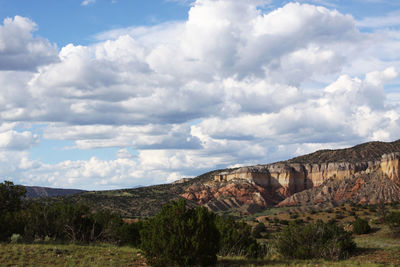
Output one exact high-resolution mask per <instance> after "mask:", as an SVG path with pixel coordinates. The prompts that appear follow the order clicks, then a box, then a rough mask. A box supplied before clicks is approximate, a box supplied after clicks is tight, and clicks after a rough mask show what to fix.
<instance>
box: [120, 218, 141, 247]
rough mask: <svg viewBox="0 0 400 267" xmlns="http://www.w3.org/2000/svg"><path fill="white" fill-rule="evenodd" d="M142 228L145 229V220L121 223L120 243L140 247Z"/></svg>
mask: <svg viewBox="0 0 400 267" xmlns="http://www.w3.org/2000/svg"><path fill="white" fill-rule="evenodd" d="M141 229H143V222H141V221H139V222H134V223H124V224H123V225H121V227H120V228H119V230H118V235H119V242H120V244H121V245H130V246H133V247H138V246H139V245H140V230H141Z"/></svg>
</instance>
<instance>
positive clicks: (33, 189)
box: [25, 186, 86, 198]
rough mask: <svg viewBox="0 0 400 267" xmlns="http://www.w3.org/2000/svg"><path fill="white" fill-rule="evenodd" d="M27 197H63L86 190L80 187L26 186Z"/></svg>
mask: <svg viewBox="0 0 400 267" xmlns="http://www.w3.org/2000/svg"><path fill="white" fill-rule="evenodd" d="M25 188H26V197H27V198H43V197H63V196H69V195H74V194H79V193H83V192H86V191H85V190H79V189H61V188H50V187H40V186H25Z"/></svg>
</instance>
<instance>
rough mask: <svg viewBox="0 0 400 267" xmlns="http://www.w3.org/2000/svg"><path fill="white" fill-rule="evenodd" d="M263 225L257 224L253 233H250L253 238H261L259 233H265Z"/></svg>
mask: <svg viewBox="0 0 400 267" xmlns="http://www.w3.org/2000/svg"><path fill="white" fill-rule="evenodd" d="M265 230H266V229H265V225H264V224H263V223H258V224H257V225H256V226H255V227H254V228H253V231H252V233H251V235H252V236H253V237H254V238H260V237H261V233H262V232H265Z"/></svg>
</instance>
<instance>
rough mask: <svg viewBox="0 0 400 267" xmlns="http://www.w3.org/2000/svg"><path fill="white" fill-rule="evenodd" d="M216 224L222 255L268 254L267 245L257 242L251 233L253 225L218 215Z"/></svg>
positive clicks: (255, 256)
mask: <svg viewBox="0 0 400 267" xmlns="http://www.w3.org/2000/svg"><path fill="white" fill-rule="evenodd" d="M215 222H216V226H217V229H218V231H219V233H220V236H221V239H220V250H219V253H218V254H219V255H221V256H244V257H246V258H261V257H264V255H265V254H266V247H265V246H262V245H260V244H258V243H257V241H256V240H255V239H254V238H253V237H252V235H251V227H250V226H249V225H248V224H246V223H244V222H237V221H235V220H234V219H233V218H231V217H226V218H225V217H222V216H218V217H217V218H216V221H215Z"/></svg>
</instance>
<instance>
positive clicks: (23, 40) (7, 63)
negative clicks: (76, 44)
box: [0, 16, 58, 70]
mask: <svg viewBox="0 0 400 267" xmlns="http://www.w3.org/2000/svg"><path fill="white" fill-rule="evenodd" d="M36 29H37V26H36V24H35V23H34V22H33V21H31V20H30V19H28V18H24V17H20V16H15V17H14V18H6V19H4V21H3V25H0V70H35V69H36V68H37V67H39V66H42V65H45V64H48V63H51V62H55V61H57V60H58V57H57V47H56V46H55V45H52V44H50V42H49V41H47V40H45V39H43V38H40V37H34V36H33V35H32V33H33V32H34V31H35V30H36Z"/></svg>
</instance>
